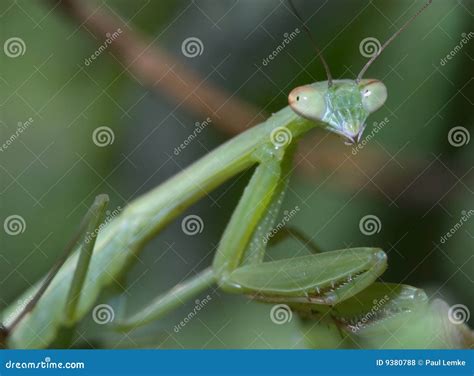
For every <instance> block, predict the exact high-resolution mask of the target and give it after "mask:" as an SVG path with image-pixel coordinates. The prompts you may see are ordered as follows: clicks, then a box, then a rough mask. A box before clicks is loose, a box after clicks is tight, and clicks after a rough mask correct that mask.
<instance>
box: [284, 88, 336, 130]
mask: <svg viewBox="0 0 474 376" xmlns="http://www.w3.org/2000/svg"><path fill="white" fill-rule="evenodd" d="M288 103H289V105H290V107H291V109H292V110H293V111H294V112H296V113H297V114H298V115H300V116H302V117H304V118H306V119H310V120H316V121H320V120H322V118H323V117H324V114H325V113H326V107H327V106H326V100H325V99H324V95H323V93H321V91H319V90H317V89H315V88H314V87H312V86H311V85H305V86H300V87H297V88H296V89H293V90H292V91H291V93H290V95H289V96H288Z"/></svg>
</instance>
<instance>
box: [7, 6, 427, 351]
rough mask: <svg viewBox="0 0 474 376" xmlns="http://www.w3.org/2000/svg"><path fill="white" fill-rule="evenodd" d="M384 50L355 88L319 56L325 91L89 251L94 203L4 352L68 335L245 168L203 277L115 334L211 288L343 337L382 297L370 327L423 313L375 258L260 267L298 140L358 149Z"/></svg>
mask: <svg viewBox="0 0 474 376" xmlns="http://www.w3.org/2000/svg"><path fill="white" fill-rule="evenodd" d="M428 4H429V3H428ZM425 7H426V6H425ZM425 7H424V8H425ZM424 8H423V9H424ZM420 12H421V10H420ZM418 14H419V13H417V14H416V15H415V16H414V17H413V18H412V19H411V20H410V21H409V22H411V21H412V20H413V19H414V18H415V17H416V16H417V15H418ZM405 26H406V25H405ZM405 26H404V27H402V29H401V30H403V29H404V28H405ZM396 35H398V33H396V34H395V35H394V36H393V37H392V38H390V39H389V40H388V41H387V43H385V44H384V46H383V48H385V47H386V46H387V45H388V43H390V42H391V41H392V40H393V39H394V37H395V36H396ZM383 48H382V49H383ZM382 49H381V50H382ZM381 50H380V51H379V52H378V53H377V54H376V55H375V56H374V57H373V58H372V59H371V60H369V62H368V63H367V65H366V66H365V67H364V68H363V69H362V71H361V72H360V74H359V76H358V77H357V79H356V80H333V79H332V76H331V75H330V72H329V69H328V67H327V64H326V63H325V61H324V59H322V55H321V54H320V52H319V50H318V51H317V52H318V55H319V56H320V57H321V60H322V62H323V64H324V66H325V67H326V71H327V75H328V79H327V80H326V81H322V82H317V83H313V84H311V85H306V86H303V87H299V88H296V89H294V90H293V91H292V92H291V93H290V95H289V107H286V108H284V109H282V110H281V111H279V112H278V113H276V114H274V115H273V116H272V117H270V118H269V119H268V120H267V121H265V122H263V123H261V124H259V125H258V126H256V127H254V128H252V129H250V130H248V131H247V132H245V133H243V134H241V135H239V136H237V137H235V138H234V139H232V140H230V141H228V142H227V143H225V144H224V145H222V146H221V147H219V148H217V149H216V150H214V151H213V152H211V153H209V154H208V155H206V156H205V157H204V158H202V159H201V160H199V161H197V162H195V163H194V164H193V165H191V166H190V167H188V168H187V169H185V170H183V171H182V172H180V173H179V174H177V175H176V176H174V177H173V178H171V179H170V180H168V181H167V182H165V183H164V184H162V185H161V186H159V187H157V188H156V189H154V190H152V191H151V192H149V193H147V194H145V195H144V196H142V197H139V198H138V199H136V200H135V201H134V202H132V203H131V204H130V205H129V206H128V207H127V208H125V210H124V211H123V213H122V214H121V215H120V216H118V217H117V218H116V219H115V220H114V221H113V222H111V223H110V224H109V225H108V226H107V227H105V228H104V229H102V230H101V231H100V232H99V234H98V236H97V239H96V238H95V237H94V238H92V240H91V241H87V240H86V239H88V238H87V236H86V234H87V233H93V232H95V230H96V229H97V228H98V226H99V224H100V222H101V218H103V213H104V211H105V206H106V201H107V200H106V199H105V198H104V197H99V198H97V201H96V202H95V203H94V205H93V206H92V208H91V210H90V213H89V215H88V216H87V220H86V224H85V225H84V226H82V227H81V229H82V231H80V233H79V235H78V236H77V237H76V238H75V239H74V241H73V245H75V252H74V253H73V254H72V255H71V256H70V257H69V258H67V260H66V259H65V262H64V263H59V264H58V266H57V267H56V268H54V269H53V270H52V272H51V273H50V275H49V276H48V277H46V278H45V280H44V281H42V282H40V283H39V284H38V285H37V286H35V287H33V288H32V289H30V290H29V291H27V292H26V293H25V297H29V299H31V300H30V303H29V304H28V306H27V309H25V310H24V311H23V312H21V313H19V314H16V315H15V314H12V311H13V310H14V308H13V307H12V308H10V309H7V310H6V312H4V316H5V317H7V318H9V319H8V320H7V321H6V322H5V323H4V325H5V326H4V329H2V330H1V331H0V343H2V344H3V346H5V347H11V348H39V347H47V346H50V345H51V344H52V343H54V342H53V341H54V340H55V339H56V338H58V337H61V336H62V337H64V336H66V335H65V334H64V333H67V332H68V331H71V330H73V328H74V325H75V324H76V323H77V322H79V321H80V320H81V319H82V318H83V317H84V316H85V315H86V314H87V313H88V312H90V310H91V308H92V307H93V305H94V303H95V302H96V300H97V298H98V296H99V294H100V293H101V291H102V290H103V289H105V288H107V287H108V286H110V285H112V284H113V283H114V281H115V280H116V279H117V278H119V277H120V276H121V275H123V274H124V273H125V272H126V270H127V268H128V267H129V266H130V264H131V263H133V261H134V259H135V257H136V254H137V253H138V252H140V250H141V249H142V248H143V246H144V245H145V244H146V243H147V241H148V240H150V239H151V238H153V237H154V236H156V235H157V234H158V233H159V232H160V231H161V230H162V229H163V228H164V227H165V226H166V225H168V224H169V223H170V222H171V221H173V220H174V219H175V218H176V217H177V216H179V215H180V214H181V213H183V211H184V210H185V209H186V208H187V207H189V206H190V205H191V204H193V203H194V202H196V201H197V200H199V199H200V198H202V197H203V196H205V195H206V194H208V193H209V192H210V191H211V190H213V189H214V188H216V187H218V186H219V185H221V184H222V183H223V182H225V181H226V180H228V179H230V178H232V177H233V176H235V175H236V174H238V173H240V172H242V171H244V170H248V169H251V168H254V172H253V176H252V178H251V180H250V182H249V183H248V185H247V187H246V188H245V191H244V192H243V194H242V197H241V199H240V201H239V203H238V205H237V207H236V208H235V211H234V213H233V215H232V217H231V219H230V221H229V223H228V225H227V227H226V230H225V232H224V234H223V235H222V238H221V241H220V243H219V247H218V249H217V252H216V255H215V258H214V262H213V264H212V266H211V267H209V268H207V269H205V270H204V271H202V272H201V273H199V274H198V275H197V276H195V277H193V278H191V279H190V280H188V281H185V282H183V283H181V284H180V285H178V286H176V288H174V289H172V290H170V291H169V292H167V293H165V294H164V295H161V296H159V297H157V298H156V299H155V300H154V301H152V302H151V303H150V304H149V305H148V306H147V307H144V308H143V309H142V310H141V311H139V312H138V313H137V314H135V315H133V316H131V317H128V318H117V320H116V321H115V322H114V323H113V324H112V325H114V326H115V327H116V328H117V329H118V330H130V329H133V328H136V327H139V326H142V325H145V324H147V323H149V322H151V321H154V320H157V319H159V318H160V317H162V316H163V315H165V314H167V313H169V312H171V311H172V310H173V309H175V308H176V307H178V306H179V305H181V304H182V303H183V302H185V301H187V300H189V299H191V298H193V297H194V296H196V295H197V294H199V293H200V292H202V291H204V290H205V289H207V288H208V287H209V286H211V285H213V284H218V285H219V287H220V288H221V289H222V290H224V291H226V292H229V293H235V294H245V295H248V296H249V297H251V298H252V299H256V300H259V301H263V302H267V303H284V304H287V305H288V306H289V307H290V308H291V309H292V310H293V311H295V312H298V313H299V314H300V315H301V316H303V317H306V318H315V317H319V316H329V317H331V319H332V320H334V321H335V322H337V323H338V324H339V325H340V327H341V328H342V329H344V330H351V328H353V327H354V326H355V325H356V324H357V323H356V322H355V321H357V319H358V318H359V317H361V316H363V315H364V314H365V313H366V312H367V311H368V310H370V307H371V306H372V304H373V303H372V302H373V299H374V298H375V297H385V296H388V297H389V299H388V300H389V301H390V304H386V305H385V308H384V309H383V310H381V312H380V313H379V314H378V316H376V317H375V318H372V321H373V323H374V324H376V323H377V322H378V321H380V319H381V318H388V317H391V316H394V315H396V314H398V313H400V312H402V313H403V312H409V311H411V310H413V309H415V307H418V306H420V305H422V304H424V303H426V300H427V298H426V295H425V294H424V293H423V292H422V291H421V290H418V289H415V288H413V287H410V286H401V285H391V284H381V283H377V282H376V280H377V279H378V277H380V275H382V273H383V272H384V270H385V269H386V267H387V256H386V254H385V253H384V252H383V251H382V250H380V249H377V248H351V249H343V250H338V251H331V252H324V253H314V254H311V255H307V256H299V257H293V258H288V259H284V260H279V261H272V262H266V261H265V260H264V256H265V252H266V247H267V242H266V241H265V239H266V234H267V233H268V232H270V231H271V229H272V228H273V226H274V225H275V222H276V219H277V217H278V215H279V210H280V208H281V204H282V200H283V197H284V194H285V191H286V188H287V185H288V181H289V177H290V175H291V171H292V158H293V155H294V151H295V147H296V144H297V142H298V140H299V139H301V138H302V137H303V136H304V135H306V134H307V133H308V132H309V131H311V130H312V129H314V128H315V127H323V128H325V129H327V130H328V131H330V132H334V133H336V134H339V135H341V136H342V137H344V138H345V139H346V141H347V142H349V143H354V142H357V141H358V140H359V139H360V137H361V135H362V134H363V131H364V128H365V124H366V120H367V118H368V116H369V115H370V114H372V113H374V112H375V111H377V110H378V109H379V108H380V107H381V106H382V105H383V104H384V103H385V101H386V99H387V89H386V87H385V85H384V84H383V83H382V82H380V81H378V80H375V79H363V78H362V77H363V75H364V73H365V71H366V70H367V68H368V67H369V66H370V64H371V63H372V62H373V61H374V60H375V58H376V57H377V56H378V54H379V53H380V52H381Z"/></svg>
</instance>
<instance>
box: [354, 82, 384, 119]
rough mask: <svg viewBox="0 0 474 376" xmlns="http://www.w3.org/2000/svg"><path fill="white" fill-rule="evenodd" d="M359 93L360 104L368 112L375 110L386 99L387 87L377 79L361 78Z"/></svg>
mask: <svg viewBox="0 0 474 376" xmlns="http://www.w3.org/2000/svg"><path fill="white" fill-rule="evenodd" d="M360 93H361V94H362V105H363V106H364V108H365V109H366V110H367V111H369V112H374V111H377V110H378V109H379V108H380V107H382V105H383V104H384V103H385V101H386V100H387V88H386V87H385V85H384V84H383V83H382V82H381V81H378V80H362V81H361V83H360Z"/></svg>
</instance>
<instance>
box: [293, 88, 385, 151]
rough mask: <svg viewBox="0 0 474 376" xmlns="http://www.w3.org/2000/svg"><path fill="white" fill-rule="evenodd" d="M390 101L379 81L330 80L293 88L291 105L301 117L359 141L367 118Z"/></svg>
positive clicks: (351, 139) (348, 139) (350, 140)
mask: <svg viewBox="0 0 474 376" xmlns="http://www.w3.org/2000/svg"><path fill="white" fill-rule="evenodd" d="M386 100H387V88H386V87H385V85H384V84H383V83H382V82H381V81H378V80H373V79H364V80H360V81H359V82H357V81H352V80H336V81H333V82H332V84H331V85H330V86H329V85H328V84H327V82H326V81H324V82H318V83H315V84H311V85H304V86H300V87H297V88H296V89H293V90H292V91H291V93H290V95H289V96H288V102H289V104H290V107H291V108H292V110H293V111H295V112H296V113H297V114H298V115H300V116H302V117H304V118H306V119H309V120H313V121H318V122H323V123H324V124H325V127H326V129H328V130H330V131H332V132H334V133H337V134H339V135H341V136H343V137H345V138H346V139H347V141H348V142H349V143H350V144H353V143H355V142H358V141H359V140H360V138H361V136H362V133H363V132H364V129H365V124H366V120H367V117H368V116H369V115H370V114H371V113H372V112H375V111H377V110H378V109H379V108H380V107H381V106H382V105H383V104H384V103H385V101H386Z"/></svg>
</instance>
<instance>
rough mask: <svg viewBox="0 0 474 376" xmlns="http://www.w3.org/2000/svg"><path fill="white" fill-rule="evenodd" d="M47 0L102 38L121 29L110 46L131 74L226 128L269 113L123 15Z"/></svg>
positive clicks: (236, 129) (240, 127)
mask: <svg viewBox="0 0 474 376" xmlns="http://www.w3.org/2000/svg"><path fill="white" fill-rule="evenodd" d="M48 1H49V2H50V3H51V2H53V3H54V4H56V5H59V9H60V10H62V11H63V12H64V13H65V14H67V15H68V16H69V17H71V18H72V19H73V20H74V21H75V22H76V23H77V24H78V25H81V26H83V27H85V28H86V29H87V30H88V31H89V32H90V33H92V34H93V35H95V36H96V37H97V39H99V40H104V39H106V38H107V36H106V34H108V33H110V34H112V33H113V32H114V31H116V30H118V29H120V30H122V33H121V34H120V38H116V39H114V40H113V41H112V42H111V44H110V47H111V48H112V49H113V51H114V52H116V53H117V55H118V59H119V60H120V61H121V62H122V63H123V64H124V65H125V69H126V70H127V71H129V74H131V75H133V76H134V77H135V78H137V79H138V80H139V83H140V84H141V85H144V86H148V87H150V88H153V89H157V88H159V90H160V91H161V92H163V93H166V94H167V95H169V96H170V97H171V98H172V99H174V100H175V101H176V102H177V103H180V105H182V106H183V107H185V108H187V109H189V110H191V111H193V112H195V113H197V114H199V115H201V116H203V117H207V116H211V117H212V119H213V123H215V124H217V126H219V127H220V128H221V129H223V130H224V131H225V132H227V133H231V134H236V133H239V132H241V131H242V130H245V129H246V128H248V127H250V126H252V125H255V124H257V123H259V122H261V121H263V120H265V118H266V117H267V115H266V114H265V113H264V112H263V111H260V110H259V109H258V108H256V107H254V106H252V105H250V104H248V103H246V102H244V101H241V100H239V99H238V98H236V97H234V96H232V95H231V94H230V93H228V92H226V91H225V90H223V89H220V88H218V87H216V86H214V85H212V84H211V83H209V82H207V81H206V80H205V79H202V77H200V76H199V75H198V74H197V73H195V72H193V71H192V70H190V69H188V68H186V67H185V65H184V64H183V63H182V62H181V61H179V60H178V59H175V58H174V57H173V56H171V55H170V54H168V53H167V52H165V51H163V50H162V49H160V48H159V47H157V46H152V42H151V43H150V42H148V41H147V40H146V38H145V37H144V36H143V35H140V34H138V33H137V32H135V31H132V30H130V28H129V27H128V26H127V25H126V24H125V23H124V22H123V21H122V20H121V19H120V18H118V17H115V16H113V15H112V14H110V12H106V11H104V10H103V9H100V6H98V7H93V6H92V5H91V4H89V3H88V2H87V1H75V0H62V1H60V2H59V3H58V2H57V1H54V0H48Z"/></svg>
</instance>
